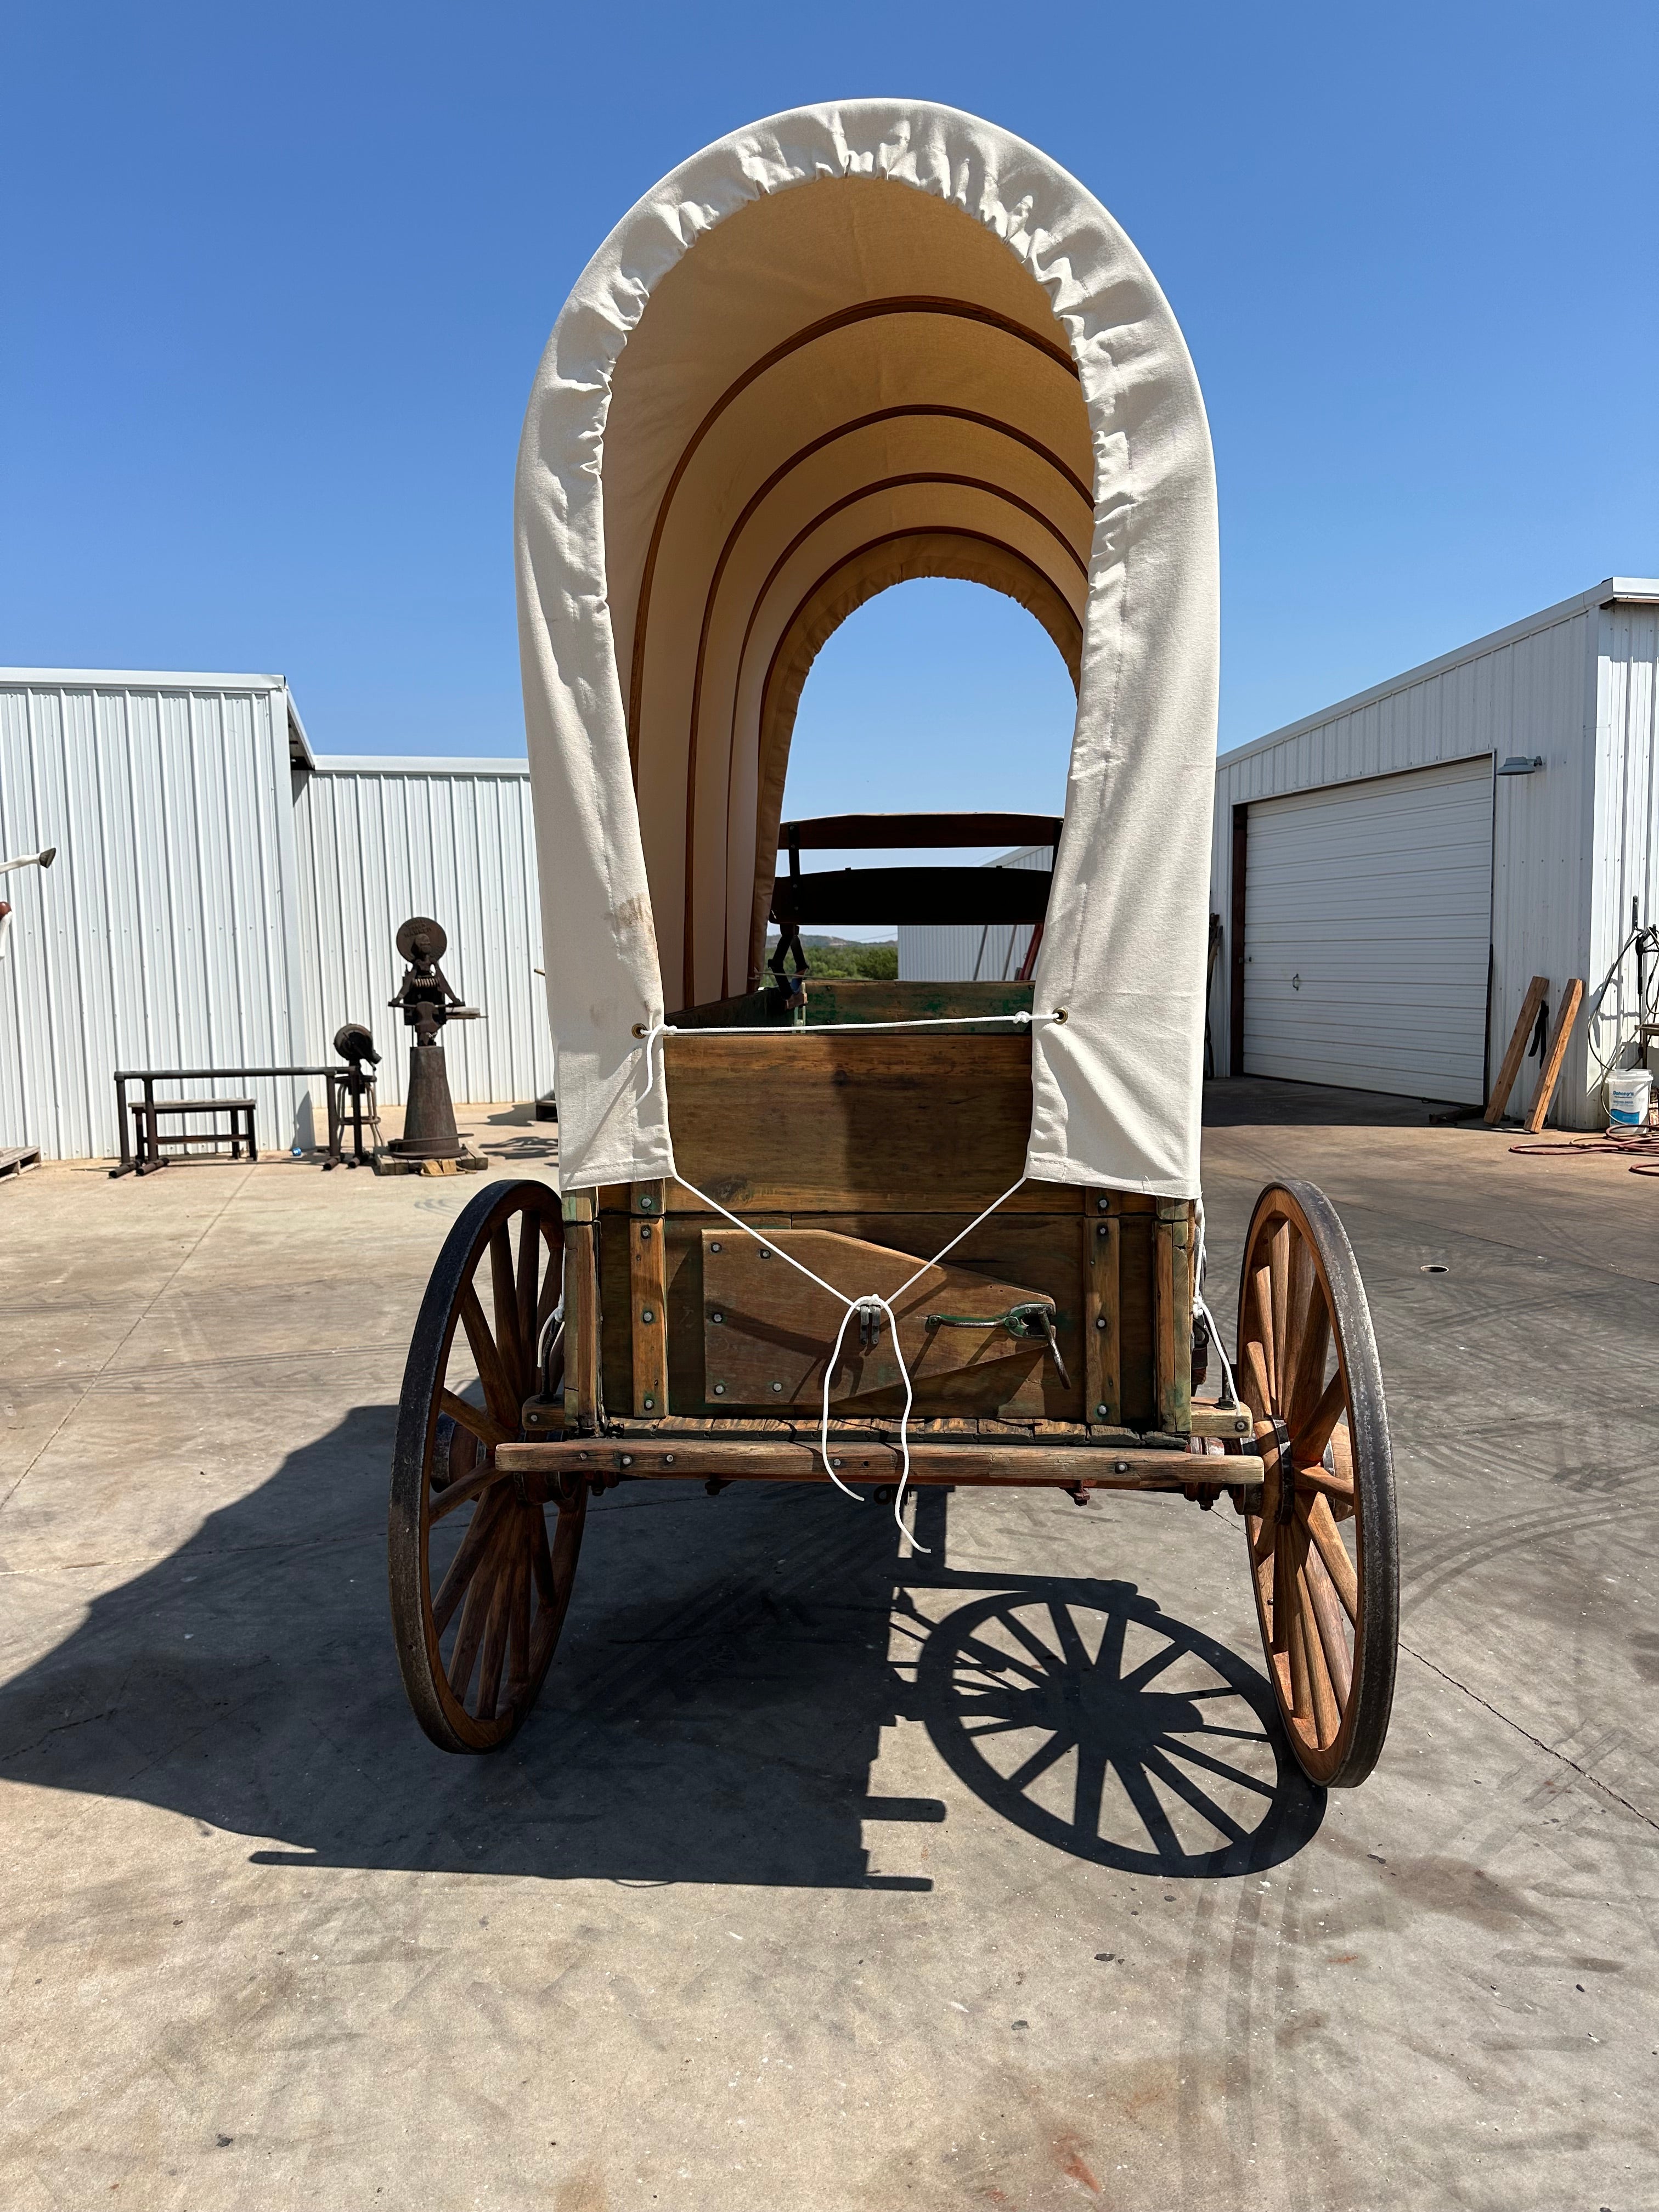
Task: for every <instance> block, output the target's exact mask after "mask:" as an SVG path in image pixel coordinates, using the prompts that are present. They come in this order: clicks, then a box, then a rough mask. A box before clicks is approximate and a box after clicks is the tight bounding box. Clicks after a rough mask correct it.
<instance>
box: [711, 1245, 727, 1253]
mask: <svg viewBox="0 0 1659 2212" xmlns="http://www.w3.org/2000/svg"><path fill="white" fill-rule="evenodd" d="M708 1249H709V1250H710V1251H711V1252H723V1251H724V1250H725V1249H726V1247H725V1246H724V1245H723V1244H711V1245H710V1246H709V1248H708Z"/></svg>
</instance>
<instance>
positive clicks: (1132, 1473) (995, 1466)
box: [496, 1430, 1263, 1491]
mask: <svg viewBox="0 0 1659 2212" xmlns="http://www.w3.org/2000/svg"><path fill="white" fill-rule="evenodd" d="M829 1458H830V1463H831V1465H832V1466H833V1467H834V1468H835V1470H836V1474H839V1475H840V1476H841V1477H842V1480H843V1481H847V1482H892V1481H896V1480H897V1478H898V1475H899V1473H900V1469H901V1467H902V1459H901V1457H900V1454H899V1449H898V1446H897V1445H896V1443H884V1442H882V1441H879V1440H876V1439H872V1438H869V1437H837V1436H836V1433H835V1432H834V1431H833V1430H832V1431H831V1432H830V1439H829ZM496 1460H497V1462H498V1463H499V1464H500V1465H501V1466H502V1467H504V1468H506V1469H507V1472H508V1473H509V1474H566V1473H571V1472H579V1473H587V1474H622V1475H629V1476H640V1477H646V1476H667V1477H679V1476H689V1475H699V1476H708V1475H711V1474H714V1475H720V1476H723V1477H725V1478H726V1479H727V1480H732V1481H752V1482H815V1481H816V1482H824V1481H827V1480H829V1478H828V1476H827V1475H826V1474H825V1473H824V1470H823V1462H822V1461H821V1460H820V1459H819V1458H818V1455H817V1451H816V1450H815V1449H814V1448H813V1447H812V1446H811V1444H809V1443H796V1442H793V1441H790V1440H788V1439H787V1438H785V1437H775V1438H774V1437H752V1436H749V1437H729V1436H725V1435H720V1434H718V1433H713V1432H710V1431H707V1430H704V1431H698V1432H694V1433H692V1434H690V1435H677V1434H668V1435H664V1434H662V1433H661V1432H660V1431H659V1432H657V1433H654V1434H653V1435H651V1436H648V1437H624V1438H615V1439H612V1438H606V1437H559V1438H550V1439H548V1440H547V1441H545V1442H541V1441H538V1442H534V1443H513V1444H502V1445H501V1446H500V1447H499V1449H498V1450H497V1452H496ZM1262 1476H1263V1462H1262V1461H1261V1457H1260V1456H1259V1455H1257V1454H1255V1453H1229V1454H1228V1455H1226V1456H1225V1458H1219V1459H1216V1458H1200V1456H1198V1455H1196V1454H1194V1453H1191V1452H1182V1451H1170V1450H1163V1451H1155V1450H1148V1449H1145V1448H1144V1447H1141V1448H1125V1449H1121V1450H1120V1449H1114V1448H1111V1447H1106V1448H1102V1447H1101V1446H1099V1445H1096V1444H1083V1443H1079V1444H1050V1443H1031V1444H1023V1445H1022V1444H1001V1445H979V1444H971V1443H912V1444H911V1447H910V1480H912V1482H915V1483H924V1484H926V1483H960V1484H963V1485H964V1486H991V1485H999V1484H1007V1485H1011V1486H1029V1485H1045V1484H1046V1485H1048V1486H1054V1487H1058V1488H1063V1489H1070V1488H1073V1487H1074V1486H1076V1485H1078V1484H1079V1483H1080V1484H1081V1485H1082V1486H1084V1487H1085V1489H1089V1490H1176V1491H1179V1490H1183V1489H1187V1488H1189V1487H1192V1486H1198V1487H1200V1488H1203V1489H1216V1490H1225V1489H1229V1488H1231V1486H1233V1485H1234V1484H1237V1483H1258V1482H1260V1481H1261V1480H1262Z"/></svg>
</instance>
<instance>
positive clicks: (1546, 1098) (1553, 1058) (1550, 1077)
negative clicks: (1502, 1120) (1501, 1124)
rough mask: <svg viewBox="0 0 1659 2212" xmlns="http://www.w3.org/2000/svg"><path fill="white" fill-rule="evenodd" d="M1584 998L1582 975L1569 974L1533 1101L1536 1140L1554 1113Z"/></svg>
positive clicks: (1531, 1125) (1530, 1122) (1531, 1130)
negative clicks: (1552, 1107)
mask: <svg viewBox="0 0 1659 2212" xmlns="http://www.w3.org/2000/svg"><path fill="white" fill-rule="evenodd" d="M1583 996H1584V979H1583V976H1582V975H1569V976H1568V978H1567V987H1566V988H1565V991H1563V992H1562V994H1561V1003H1560V1005H1559V1007H1557V1009H1556V1014H1555V1027H1554V1029H1553V1030H1552V1031H1551V1033H1550V1042H1549V1049H1548V1050H1547V1052H1546V1053H1545V1054H1544V1065H1543V1068H1542V1070H1541V1073H1540V1074H1539V1078H1538V1096H1537V1097H1535V1098H1534V1100H1533V1102H1532V1111H1531V1113H1530V1114H1528V1116H1527V1133H1528V1135H1529V1136H1534V1137H1535V1136H1536V1135H1537V1134H1538V1133H1539V1131H1540V1130H1541V1128H1542V1127H1543V1126H1544V1116H1545V1115H1547V1113H1548V1112H1549V1110H1550V1101H1551V1099H1552V1098H1553V1097H1554V1096H1555V1086H1556V1085H1557V1084H1558V1083H1559V1081H1560V1079H1561V1063H1562V1061H1563V1060H1565V1058H1566V1056H1567V1040H1568V1038H1569V1037H1570V1036H1571V1034H1572V1025H1573V1024H1574V1022H1575V1021H1577V1018H1578V1008H1579V1006H1580V1004H1581V1002H1582V1001H1583Z"/></svg>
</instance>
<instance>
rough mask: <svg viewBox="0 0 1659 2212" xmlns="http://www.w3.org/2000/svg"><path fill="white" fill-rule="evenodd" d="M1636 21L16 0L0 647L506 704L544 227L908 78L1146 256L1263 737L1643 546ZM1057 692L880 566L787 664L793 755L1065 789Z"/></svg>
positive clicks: (997, 638) (1652, 16)
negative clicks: (1050, 170) (1188, 412)
mask: <svg viewBox="0 0 1659 2212" xmlns="http://www.w3.org/2000/svg"><path fill="white" fill-rule="evenodd" d="M1656 64H1659V11H1656V10H1654V9H1650V8H1649V7H1638V8H1636V9H1626V10H1623V11H1620V13H1619V15H1617V16H1616V17H1615V18H1607V17H1606V16H1601V15H1595V13H1594V12H1593V11H1590V10H1587V9H1575V8H1569V7H1555V8H1539V7H1532V6H1527V5H1515V4H1509V5H1503V6H1460V5H1457V4H1455V0H1453V4H1440V5H1437V6H1433V7H1423V6H1418V5H1412V4H1407V5H1395V6H1392V7H1390V8H1389V9H1363V10H1362V9H1357V8H1351V7H1336V8H1333V7H1330V6H1328V5H1326V6H1322V7H1318V8H1304V7H1270V6H1255V7H1246V6H1243V5H1231V6H1206V5H1204V4H1201V0H1200V3H1199V4H1193V5H1188V6H1184V7H1182V8H1178V9H1177V8H1174V7H1165V8H1159V9H1149V8H1147V7H1146V5H1145V4H1144V0H1137V4H1135V5H1134V6H1133V7H1129V6H1118V5H1109V6H1097V7H1094V8H1089V9H1079V8H1077V7H1075V6H1066V5H1060V6H1056V7H1052V8H1049V9H1025V10H1009V9H1006V8H1002V7H999V8H994V9H993V8H986V7H980V6H975V5H969V6H953V7H944V6H932V5H929V6H909V7H906V6H894V5H893V4H891V0H888V4H884V5H881V6H868V5H863V4H854V5H838V6H837V7H836V9H832V10H828V11H820V12H819V13H817V14H816V15H811V19H810V20H809V11H806V10H801V9H777V8H765V9H762V8H758V7H750V6H743V7H720V6H714V7H712V8H709V7H706V8H705V9H702V11H700V12H699V11H695V10H692V9H686V8H683V7H682V8H676V9H662V8H655V7H652V6H624V7H617V8H611V9H580V10H579V9H573V8H568V7H546V6H543V7H536V6H530V5H525V4H521V0H481V4H474V5H472V6H470V7H461V6H457V5H453V4H452V5H448V6H435V5H429V4H425V0H404V3H403V4H400V5H398V6H397V7H395V8H394V7H390V6H381V5H378V4H368V5H354V4H351V3H350V0H335V4H332V5H331V6H328V7H317V6H311V5H307V4H305V0H296V4H291V5H285V6H284V7H283V9H280V10H276V9H261V10H254V9H240V8H226V7H224V6H223V5H222V0H221V4H216V5H214V6H211V7H208V6H201V7H197V6H191V5H172V4H167V0H157V4H152V5H151V6H149V7H147V8H144V9H137V8H134V7H132V6H131V5H127V4H123V5H121V6H118V7H100V6H84V5H81V4H77V0H54V5H52V7H50V8H44V7H35V8H24V7H22V6H17V5H14V6H13V7H12V8H11V9H9V10H7V11H6V14H5V16H4V20H3V24H0V71H3V76H4V81H5V82H6V84H7V87H8V98H7V103H6V122H5V128H4V131H3V133H0V223H3V234H0V240H3V242H0V252H3V271H4V284H3V291H0V298H3V300H4V302H5V309H4V313H3V318H0V515H3V518H4V520H3V527H0V662H4V663H8V664H18V663H22V664H26V665H72V666H94V667H151V668H199V669H260V670H264V669H281V670H283V671H284V672H286V674H287V675H288V677H289V680H290V682H291V683H292V684H293V685H294V687H295V695H296V696H297V697H298V699H299V701H300V704H301V711H302V712H303V713H304V714H305V716H306V718H307V725H308V726H309V728H310V730H311V732H312V736H313V742H314V743H315V744H316V745H317V747H318V749H319V750H321V751H325V752H374V751H384V752H396V751H409V752H444V753H462V752H482V753H500V752H516V751H520V750H522V745H523V737H522V728H521V724H520V714H519V702H518V671H517V653H516V646H515V641H514V629H513V580H512V559H511V542H510V506H511V495H512V475H513V452H514V448H515V446H516V443H517V439H518V434H519V426H520V416H521V414H522V410H523V405H524V401H525V397H526V391H527V388H528V386H529V381H530V378H531V374H532V370H533V368H534V366H535V363H536V361H537V358H538V355H539V353H540V350H541V348H542V345H543V343H544V339H545V337H546V334H547V331H548V329H549V327H550V325H551V323H552V320H553V318H554V316H555V314H556V312H557V309H558V307H559V304H560V302H561V301H562V298H563V296H564V294H565V292H566V290H567V289H568V286H569V283H570V282H571V280H572V279H573V277H574V276H575V275H576V273H577V272H578V270H580V267H581V265H582V264H583V263H584V261H585V260H586V258H587V256H588V254H589V253H590V252H592V248H593V247H594V246H595V245H596V244H597V243H598V242H599V240H600V239H601V238H602V237H603V235H604V234H605V232H606V230H607V229H608V228H610V226H611V223H612V222H614V221H615V220H616V219H617V216H619V215H620V214H621V213H622V212H623V210H625V209H626V208H627V207H628V206H629V204H630V203H631V202H632V201H633V200H634V199H635V197H638V195H639V194H640V193H641V191H643V190H645V189H646V187H647V186H648V185H650V184H651V183H653V181H654V180H655V179H656V178H657V177H658V176H659V175H660V174H661V173H663V172H664V171H665V170H666V169H667V168H669V167H671V166H672V165H673V164H674V163H675V162H676V161H678V160H680V159H681V158H682V157H683V156H684V155H686V154H687V153H689V152H690V151H692V150H694V149H696V147H698V146H699V145H702V144H703V143H707V141H708V140H709V139H711V138H713V137H717V136H719V135H720V133H721V132H723V131H726V130H729V129H732V128H733V127H735V126H737V125H740V124H742V123H744V122H746V121H749V120H750V119H752V118H754V117H756V116H758V115H762V114H766V113H769V112H773V111H775V110H776V109H778V108H781V107H786V106H792V105H794V104H796V103H798V102H800V101H805V100H817V99H831V98H836V97H846V96H849V95H854V94H861V93H889V92H902V93H912V94H925V95H927V96H931V97H933V98H937V99H940V100H947V101H951V102H952V103H954V104H956V105H957V106H963V107H966V108H969V109H973V110H975V111H977V112H980V113H981V114H984V115H987V116H990V117H992V118H994V119H996V120H997V121H999V122H1001V123H1003V124H1005V125H1007V126H1008V127H1010V128H1011V129H1012V130H1015V131H1019V132H1021V133H1023V134H1024V135H1025V136H1026V137H1030V138H1033V139H1035V140H1036V141H1037V142H1038V143H1041V144H1042V145H1043V146H1044V147H1046V148H1047V149H1048V150H1049V151H1050V152H1052V153H1053V154H1054V155H1055V156H1056V157H1057V158H1058V159H1059V160H1060V161H1063V162H1064V163H1065V164H1066V166H1067V167H1069V168H1071V169H1073V171H1075V172H1076V173H1077V174H1078V175H1079V176H1080V177H1081V178H1083V179H1085V181H1086V182H1087V183H1088V184H1089V185H1091V187H1092V188H1093V189H1094V190H1095V191H1097V193H1098V194H1099V196H1100V197H1101V198H1103V200H1104V201H1105V203H1106V204H1107V205H1108V206H1109V207H1110V208H1111V209H1112V210H1113V211H1114V212H1115V214H1116V215H1117V216H1118V217H1119V219H1120V220H1121V222H1123V223H1124V224H1125V226H1126V228H1127V229H1128V231H1129V233H1130V234H1131V235H1132V236H1133V238H1134V240H1136V242H1137V244H1138V245H1139V246H1140V248H1141V250H1142V252H1144V253H1145V254H1146V257H1147V258H1148V259H1149V261H1150V262H1151V264H1152V267H1153V269H1154V270H1156V272H1157V273H1158V276H1159V278H1160V280H1161V282H1162V283H1163V285H1164V289H1165V291H1166V293H1167V294H1168V295H1169V297H1170V301H1171V302H1172V304H1173V305H1174V307H1175V309H1176V313H1177V315H1178V316H1179V317H1180V318H1181V320H1182V325H1183V326H1184V328H1185V330H1186V332H1187V337H1188V343H1189V344H1190V346H1191V348H1192V351H1193V355H1194V359H1195V361H1196V362H1197V364H1198V370H1199V374H1200V379H1201V380H1202V382H1203V386H1204V389H1205V393H1206V401H1207V404H1208V406H1209V410H1210V416H1211V421H1212V428H1213V431H1214V436H1215V444H1216V453H1217V463H1218V473H1219V479H1220V487H1221V512H1222V533H1223V562H1224V607H1225V617H1224V619H1225V631H1224V649H1225V658H1224V671H1223V676H1224V693H1223V710H1222V739H1223V743H1224V744H1237V743H1240V742H1243V740H1245V739H1247V738H1251V737H1253V736H1255V735H1257V734H1259V733H1260V732H1262V731H1263V730H1267V729H1269V728H1272V727H1273V726H1276V725H1278V724H1279V723H1282V722H1284V721H1286V720H1290V719H1291V718H1292V717H1294V716H1296V715H1297V714H1302V713H1304V712H1307V711H1310V710H1311V709H1313V708H1316V707H1318V706H1321V705H1322V704H1324V703H1326V702H1328V701H1330V700H1332V699H1334V698H1336V697H1339V696H1342V695H1343V694H1344V693H1346V692H1349V691H1352V690H1356V689H1358V688H1359V687H1360V686H1362V685H1364V684H1369V683H1371V682H1374V681H1376V680H1378V679H1380V678H1383V677H1385V676H1388V675H1389V674H1391V673H1393V672H1394V671H1396V670H1398V669H1400V668H1402V667H1405V666H1407V665H1410V664H1411V663H1413V662H1414V661H1417V660H1420V659H1425V658H1427V657H1428V656H1430V655H1431V654H1433V653H1437V652H1440V651H1442V650H1444V649H1445V648H1447V647H1451V646H1454V645H1455V644H1458V643H1460V642H1461V641H1463V640H1465V639H1467V638H1468V637H1472V636H1474V635H1478V634H1480V632H1481V631H1483V630H1486V629H1492V628H1495V627H1497V626H1498V625H1499V624H1501V623H1504V622H1507V621H1510V620H1512V619H1514V618H1516V617H1518V616H1521V615H1522V614H1525V613H1527V612H1528V611H1531V610H1532V609H1534V608H1535V607H1538V606H1541V605H1547V604H1548V603H1549V602H1550V601H1552V600H1553V599H1560V598H1564V597H1565V596H1566V595H1567V594H1568V593H1569V592H1572V591H1575V590H1577V589H1579V588H1581V587H1582V586H1584V585H1586V584H1588V583H1590V582H1593V581H1595V580H1596V579H1597V578H1599V577H1601V576H1602V575H1605V574H1609V573H1620V574H1653V573H1654V572H1655V571H1656V570H1659V501H1656V493H1659V466H1656V443H1659V407H1656V404H1655V397H1656V375H1655V368H1656V361H1659V266H1656V253H1655V224H1654V210H1655V207H1656V191H1655V187H1656V182H1659V177H1656V171H1659V130H1656V128H1655V125H1654V121H1653V109H1652V99H1653V87H1654V84H1655V82H1656V80H1659V69H1656ZM1069 722H1070V707H1069V690H1068V687H1067V685H1066V680H1065V678H1064V674H1063V672H1062V671H1061V670H1060V665H1059V663H1058V661H1057V659H1055V657H1054V653H1053V649H1052V647H1050V646H1049V645H1048V641H1046V639H1044V638H1043V637H1042V635H1040V634H1039V633H1038V632H1037V631H1036V628H1035V626H1034V625H1033V624H1032V623H1030V620H1029V618H1028V617H1025V616H1024V614H1022V613H1021V612H1020V611H1018V609H1015V608H1012V606H1008V605H1006V603H994V602H992V601H990V599H989V598H988V595H986V594H982V593H979V592H976V591H975V589H974V588H973V587H972V586H956V585H946V584H929V585H912V586H905V587H903V588H902V590H900V591H898V592H891V593H889V594H887V595H885V597H884V599H878V600H877V601H876V602H874V603H872V605H870V606H868V607H866V609H864V610H863V611H861V612H860V614H859V615H858V616H856V617H854V620H853V621H852V622H850V623H848V624H847V626H846V627H845V629H843V630H842V632H841V633H840V634H839V635H837V636H836V638H835V639H834V640H832V641H831V643H830V645H829V647H827V648H826V650H825V653H824V654H823V657H822V658H821V659H820V662H819V664H818V666H817V668H816V669H815V670H814V671H813V674H812V677H811V679H810V681H809V684H808V687H807V690H806V694H805V700H804V702H803V711H802V717H801V721H800V724H799V737H798V748H797V757H798V765H797V770H796V772H795V774H794V775H792V779H791V792H790V803H791V805H792V806H794V807H805V806H811V807H815V808H816V807H827V806H830V805H845V804H848V803H863V804H880V803H883V802H884V803H886V804H889V805H912V804H929V803H931V804H939V803H941V802H943V801H945V800H947V799H948V801H949V802H950V803H951V804H953V805H970V804H986V805H1021V804H1029V805H1052V804H1054V803H1055V801H1056V800H1057V799H1058V797H1059V791H1060V775H1061V772H1062V764H1063V760H1064V755H1065V747H1066V738H1067V736H1068V734H1069ZM895 732H898V733H900V734H901V735H902V738H903V739H904V740H905V743H904V744H903V745H902V747H901V746H898V745H896V744H894V743H893V737H894V733H895ZM872 769H874V770H879V772H880V774H879V777H878V780H877V781H874V782H872Z"/></svg>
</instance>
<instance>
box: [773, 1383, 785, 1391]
mask: <svg viewBox="0 0 1659 2212" xmlns="http://www.w3.org/2000/svg"><path fill="white" fill-rule="evenodd" d="M772 1388H773V1389H775V1390H781V1389H782V1388H783V1385H782V1383H774V1384H773V1385H772Z"/></svg>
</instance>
